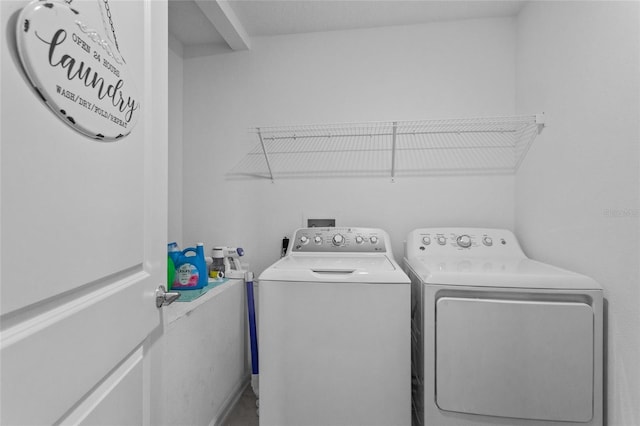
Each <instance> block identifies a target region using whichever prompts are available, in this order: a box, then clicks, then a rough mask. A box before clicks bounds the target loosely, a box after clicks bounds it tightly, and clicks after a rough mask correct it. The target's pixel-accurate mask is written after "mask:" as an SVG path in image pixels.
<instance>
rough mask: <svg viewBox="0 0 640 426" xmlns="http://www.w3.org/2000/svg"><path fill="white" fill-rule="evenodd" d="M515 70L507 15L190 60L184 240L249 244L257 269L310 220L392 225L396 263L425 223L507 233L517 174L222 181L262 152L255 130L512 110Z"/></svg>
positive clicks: (288, 38)
mask: <svg viewBox="0 0 640 426" xmlns="http://www.w3.org/2000/svg"><path fill="white" fill-rule="evenodd" d="M514 67H515V20H514V18H512V17H506V18H490V19H473V20H467V21H449V22H434V23H428V24H419V25H410V26H398V27H384V28H375V29H359V30H345V31H331V32H323V33H307V34H292V35H280V36H270V37H268V36H264V37H254V38H253V39H252V45H251V49H250V50H248V51H238V52H230V53H221V54H215V55H206V56H202V55H196V54H194V53H193V52H191V54H189V53H187V54H186V55H185V60H184V90H185V93H184V99H185V106H184V108H185V110H184V111H185V112H184V144H185V146H184V156H185V157H184V182H185V183H184V184H185V188H187V187H188V188H189V191H185V192H184V197H185V198H184V234H185V238H187V239H193V238H195V237H196V235H202V233H203V232H205V233H207V234H206V238H205V242H207V240H209V239H213V238H214V237H218V238H221V239H229V238H238V239H244V241H241V244H245V245H246V246H247V247H248V248H249V249H248V250H247V252H248V257H249V256H250V263H251V268H252V269H253V270H254V271H255V272H256V273H259V272H260V271H261V270H263V269H264V268H266V267H267V266H268V265H269V264H270V263H272V262H273V261H274V260H275V259H277V257H278V256H279V253H280V245H281V240H282V238H283V237H284V236H285V235H289V234H290V233H291V231H292V230H293V229H295V228H297V227H300V226H306V223H304V220H305V218H310V217H327V218H335V219H336V224H337V225H339V226H347V225H354V224H358V225H360V226H371V227H380V228H383V229H385V230H388V232H389V233H390V235H391V236H392V241H393V249H394V252H396V253H397V255H399V256H400V255H402V240H403V239H404V237H405V236H406V234H407V232H408V231H409V230H410V229H412V228H415V227H417V226H420V225H421V224H422V223H424V221H429V222H430V223H438V224H451V223H470V224H477V225H490V226H496V227H511V226H512V225H513V202H514V198H513V197H514V195H513V194H514V177H513V176H512V175H490V176H472V177H469V176H466V177H465V176H462V177H461V176H432V177H425V178H416V177H402V178H397V179H395V182H392V180H391V178H390V177H375V178H359V177H346V178H344V177H341V178H331V177H329V178H325V179H308V178H304V177H303V178H302V179H275V180H274V182H271V181H270V180H269V179H264V178H255V177H254V178H248V179H244V180H234V179H230V178H229V177H228V176H226V173H227V172H228V171H229V170H231V168H232V167H233V166H234V165H235V164H237V163H238V162H240V160H241V159H242V158H243V156H244V155H246V153H247V152H249V151H250V150H251V148H252V147H254V146H255V145H256V144H259V139H258V137H257V135H256V134H255V132H252V131H251V130H252V128H255V127H259V126H270V125H291V124H313V123H348V122H360V121H384V120H418V119H427V118H455V117H469V116H471V117H475V116H487V115H503V114H506V115H509V114H512V113H513V112H514V109H515V68H514ZM214 213H215V214H214ZM289 236H290V235H289Z"/></svg>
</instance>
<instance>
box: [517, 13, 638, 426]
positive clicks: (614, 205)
mask: <svg viewBox="0 0 640 426" xmlns="http://www.w3.org/2000/svg"><path fill="white" fill-rule="evenodd" d="M639 6H640V4H639V3H637V2H626V3H617V2H529V3H528V4H527V5H526V6H525V8H524V10H523V11H522V12H521V13H520V15H519V18H518V48H517V52H518V55H517V76H518V85H517V95H518V97H517V108H518V110H520V111H522V112H525V111H530V110H531V109H533V110H536V111H538V110H544V111H545V113H546V116H547V119H548V121H549V126H548V127H547V128H546V129H545V130H544V131H543V133H542V134H541V135H540V137H539V138H538V139H537V140H536V142H535V143H534V145H533V147H532V149H531V151H530V152H529V155H528V158H527V159H526V161H525V163H524V165H523V167H522V168H521V170H520V172H519V174H518V176H517V183H516V210H515V219H516V231H517V233H518V235H519V237H520V238H521V241H522V243H523V246H524V249H525V251H526V252H527V254H528V255H530V256H532V257H534V258H538V259H540V260H543V261H548V262H550V263H554V264H557V265H559V266H563V267H566V268H568V269H572V270H575V271H578V272H581V273H584V274H586V275H589V276H591V277H593V278H595V279H596V280H598V281H599V282H600V283H601V284H602V286H603V287H604V289H605V297H606V298H607V299H608V310H609V312H608V314H609V319H608V345H609V347H608V370H609V374H608V420H609V421H608V424H609V425H637V424H640V405H639V404H638V401H640V363H639V362H638V360H639V359H640V332H639V329H638V327H639V324H640V270H639V264H640V248H639V241H640V223H639V222H640V151H639V140H640V129H639V121H638V118H639V117H640V109H639V106H640V97H639V94H640V83H639V81H640V65H639V53H640V32H639V30H638V27H639V22H640V7H639Z"/></svg>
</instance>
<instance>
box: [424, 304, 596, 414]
mask: <svg viewBox="0 0 640 426" xmlns="http://www.w3.org/2000/svg"><path fill="white" fill-rule="evenodd" d="M436 318H437V321H436V403H437V404H438V407H440V409H442V410H447V411H455V412H460V413H468V414H481V415H489V416H499V417H514V418H520V419H538V420H552V421H572V422H588V421H589V420H591V418H592V416H593V406H592V404H593V362H594V361H593V329H594V315H593V310H592V308H591V306H589V305H588V304H586V303H578V302H549V301H516V300H498V299H472V298H458V297H441V298H440V299H438V300H437V303H436Z"/></svg>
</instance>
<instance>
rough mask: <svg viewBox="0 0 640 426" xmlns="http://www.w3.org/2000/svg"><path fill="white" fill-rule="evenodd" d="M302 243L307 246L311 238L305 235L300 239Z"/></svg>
mask: <svg viewBox="0 0 640 426" xmlns="http://www.w3.org/2000/svg"><path fill="white" fill-rule="evenodd" d="M300 242H301V243H302V244H307V243H308V242H309V238H307V236H306V235H303V236H302V237H300Z"/></svg>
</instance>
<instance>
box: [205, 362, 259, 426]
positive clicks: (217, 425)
mask: <svg viewBox="0 0 640 426" xmlns="http://www.w3.org/2000/svg"><path fill="white" fill-rule="evenodd" d="M250 384H251V375H250V374H247V375H246V376H244V377H243V378H242V380H240V381H239V382H238V385H237V386H236V388H235V389H234V391H233V392H231V393H230V394H229V396H228V397H227V399H226V400H225V401H224V404H223V405H222V410H220V414H219V415H218V416H217V417H216V418H215V419H213V420H211V423H209V426H222V425H223V424H224V422H225V421H226V420H227V417H229V414H231V412H232V411H233V409H234V407H235V406H236V404H237V403H238V401H239V400H240V397H241V396H242V393H243V392H244V390H245V389H246V388H247V386H249V385H250Z"/></svg>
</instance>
